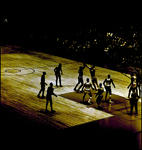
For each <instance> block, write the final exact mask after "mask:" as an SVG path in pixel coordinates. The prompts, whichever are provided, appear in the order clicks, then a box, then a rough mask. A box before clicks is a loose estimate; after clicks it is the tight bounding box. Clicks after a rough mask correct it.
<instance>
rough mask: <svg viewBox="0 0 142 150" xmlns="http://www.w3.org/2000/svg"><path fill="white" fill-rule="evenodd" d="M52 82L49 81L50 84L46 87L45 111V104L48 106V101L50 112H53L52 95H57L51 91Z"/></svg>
mask: <svg viewBox="0 0 142 150" xmlns="http://www.w3.org/2000/svg"><path fill="white" fill-rule="evenodd" d="M53 90H54V89H53V83H52V82H51V83H50V86H49V87H48V89H47V94H46V110H45V111H46V112H47V106H48V102H49V101H50V107H51V112H54V111H53V107H52V95H54V96H56V97H57V95H56V94H55V93H53Z"/></svg>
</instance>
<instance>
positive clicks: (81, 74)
mask: <svg viewBox="0 0 142 150" xmlns="http://www.w3.org/2000/svg"><path fill="white" fill-rule="evenodd" d="M84 68H85V66H84V67H81V66H80V67H79V70H78V73H79V76H78V83H77V84H76V86H75V88H74V90H75V91H76V88H77V86H78V85H79V84H80V83H81V85H80V87H79V88H78V90H77V91H79V90H80V88H81V87H82V86H83V69H84Z"/></svg>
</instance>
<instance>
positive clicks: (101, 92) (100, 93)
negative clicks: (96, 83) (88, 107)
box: [98, 87, 104, 96]
mask: <svg viewBox="0 0 142 150" xmlns="http://www.w3.org/2000/svg"><path fill="white" fill-rule="evenodd" d="M103 92H104V88H103V87H102V88H98V95H99V96H102V95H103Z"/></svg>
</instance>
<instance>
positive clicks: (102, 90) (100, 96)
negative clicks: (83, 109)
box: [96, 83, 104, 108]
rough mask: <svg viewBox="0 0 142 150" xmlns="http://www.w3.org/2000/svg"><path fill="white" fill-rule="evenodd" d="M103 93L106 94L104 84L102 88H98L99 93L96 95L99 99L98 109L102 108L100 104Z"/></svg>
mask: <svg viewBox="0 0 142 150" xmlns="http://www.w3.org/2000/svg"><path fill="white" fill-rule="evenodd" d="M103 92H104V88H103V87H102V84H101V83H100V86H99V88H98V93H97V94H96V97H97V100H96V102H97V104H98V108H100V103H101V100H102V98H103Z"/></svg>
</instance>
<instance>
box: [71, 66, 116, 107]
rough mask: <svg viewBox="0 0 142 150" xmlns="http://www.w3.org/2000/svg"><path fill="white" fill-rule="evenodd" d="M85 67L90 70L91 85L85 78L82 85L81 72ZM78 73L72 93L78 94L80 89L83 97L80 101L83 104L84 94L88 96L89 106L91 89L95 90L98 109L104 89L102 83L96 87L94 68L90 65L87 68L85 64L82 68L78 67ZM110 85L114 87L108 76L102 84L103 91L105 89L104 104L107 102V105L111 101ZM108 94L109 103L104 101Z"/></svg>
mask: <svg viewBox="0 0 142 150" xmlns="http://www.w3.org/2000/svg"><path fill="white" fill-rule="evenodd" d="M85 67H87V68H88V69H89V70H90V75H91V80H92V83H90V82H89V78H87V79H86V82H85V83H83V70H84V68H85ZM78 73H79V76H78V83H77V84H76V86H75V88H74V91H77V92H79V90H80V89H81V87H82V91H84V95H83V100H82V101H83V102H84V99H85V96H86V94H88V95H89V96H90V98H89V100H88V103H89V104H91V99H92V93H91V89H93V90H94V89H95V90H96V91H98V92H97V94H96V97H97V100H96V101H97V104H98V108H99V107H100V102H101V99H102V98H103V92H104V88H103V87H102V83H100V84H99V85H98V82H97V78H96V76H95V66H94V65H92V66H91V67H88V66H87V65H86V64H83V67H82V66H80V67H79V70H78ZM80 83H81V85H80V87H79V88H78V89H76V88H77V86H78V85H79V84H80ZM111 83H112V84H113V86H114V87H115V85H114V83H113V80H112V79H111V78H110V75H108V78H106V79H105V81H104V82H103V84H104V86H105V89H106V96H105V102H109V103H112V101H111ZM92 84H93V86H94V88H93V86H92ZM96 86H97V88H96ZM108 93H109V101H107V100H106V98H107V94H108Z"/></svg>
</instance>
